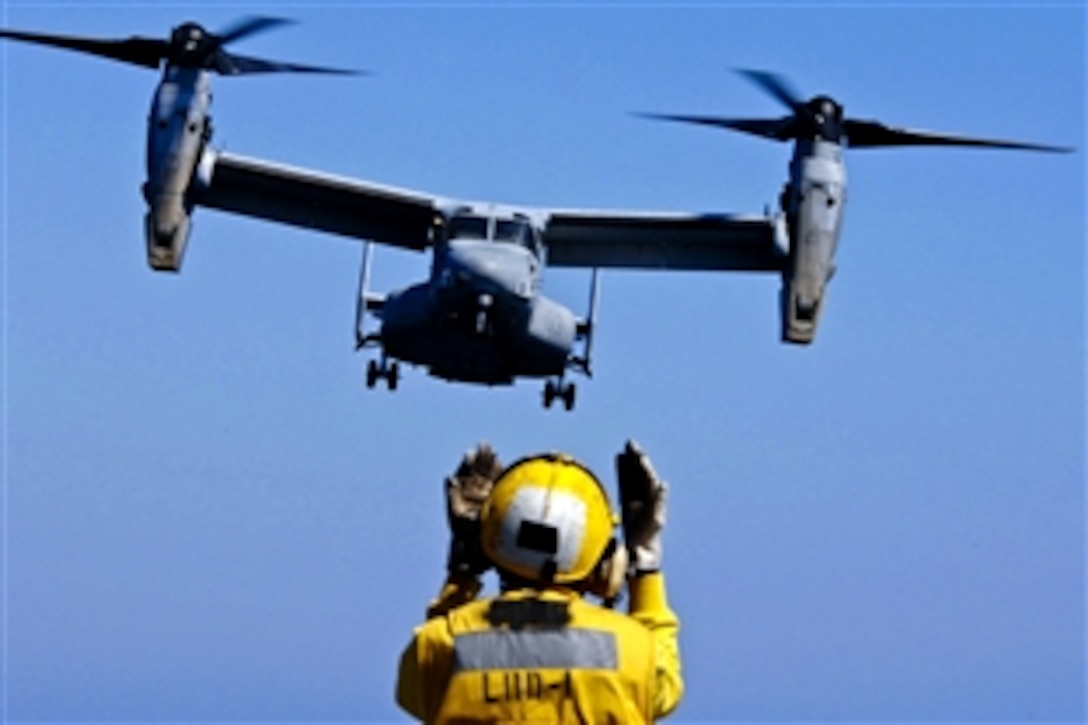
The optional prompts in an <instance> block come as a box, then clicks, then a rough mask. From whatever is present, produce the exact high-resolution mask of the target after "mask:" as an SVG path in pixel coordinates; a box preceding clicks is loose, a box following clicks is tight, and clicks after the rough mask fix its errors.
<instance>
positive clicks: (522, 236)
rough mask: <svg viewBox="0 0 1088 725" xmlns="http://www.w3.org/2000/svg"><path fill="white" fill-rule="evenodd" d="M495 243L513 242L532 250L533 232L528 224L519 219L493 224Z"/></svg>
mask: <svg viewBox="0 0 1088 725" xmlns="http://www.w3.org/2000/svg"><path fill="white" fill-rule="evenodd" d="M495 241H496V242H513V243H514V244H517V245H519V246H522V247H527V248H529V249H532V248H533V246H534V245H533V230H532V227H530V226H529V224H528V222H526V221H524V220H521V219H513V220H503V221H498V222H496V223H495Z"/></svg>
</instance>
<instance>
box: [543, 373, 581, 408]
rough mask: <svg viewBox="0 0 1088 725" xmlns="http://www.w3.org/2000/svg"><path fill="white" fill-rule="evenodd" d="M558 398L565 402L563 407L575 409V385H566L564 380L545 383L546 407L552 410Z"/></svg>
mask: <svg viewBox="0 0 1088 725" xmlns="http://www.w3.org/2000/svg"><path fill="white" fill-rule="evenodd" d="M556 398H561V399H562V400H563V407H564V408H566V409H567V410H572V409H573V408H574V383H564V382H563V381H562V380H549V381H548V382H546V383H544V407H545V408H551V407H552V403H554V402H555V399H556Z"/></svg>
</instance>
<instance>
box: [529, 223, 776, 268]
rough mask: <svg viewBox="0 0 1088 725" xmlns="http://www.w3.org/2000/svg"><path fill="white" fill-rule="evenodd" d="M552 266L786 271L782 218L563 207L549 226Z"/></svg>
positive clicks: (545, 235) (547, 225)
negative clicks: (611, 210)
mask: <svg viewBox="0 0 1088 725" xmlns="http://www.w3.org/2000/svg"><path fill="white" fill-rule="evenodd" d="M544 241H545V243H546V244H547V247H548V265H549V266H555V267H613V268H628V269H673V270H716V271H762V272H770V271H774V272H778V271H781V270H782V269H783V267H784V265H785V262H786V253H785V250H787V249H788V248H789V247H788V242H787V241H786V232H785V227H784V224H783V223H782V221H781V219H779V218H776V217H754V216H732V215H728V214H679V213H667V212H666V213H654V212H607V211H579V210H572V211H561V210H556V211H552V212H551V213H550V216H549V219H548V222H547V224H546V226H545V228H544Z"/></svg>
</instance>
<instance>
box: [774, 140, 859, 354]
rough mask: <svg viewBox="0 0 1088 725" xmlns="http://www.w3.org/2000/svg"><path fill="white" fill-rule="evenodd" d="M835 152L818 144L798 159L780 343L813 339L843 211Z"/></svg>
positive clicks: (841, 174)
mask: <svg viewBox="0 0 1088 725" xmlns="http://www.w3.org/2000/svg"><path fill="white" fill-rule="evenodd" d="M838 153H839V149H838V148H837V147H836V148H831V147H828V146H827V145H826V144H816V145H815V146H814V152H813V155H812V156H809V157H805V158H803V159H801V160H799V164H800V168H801V178H800V180H799V183H798V188H797V189H796V191H797V192H799V193H798V196H797V198H796V202H795V204H794V206H793V208H794V210H795V212H794V213H793V214H792V215H791V216H792V218H791V220H790V221H791V227H792V228H791V229H790V242H791V244H790V259H789V262H788V264H787V267H786V270H785V272H784V273H783V276H782V299H781V303H782V310H781V312H782V340H783V341H784V342H793V343H798V344H801V345H807V344H809V343H810V342H812V340H813V339H814V338H815V336H816V328H817V326H818V325H819V322H820V313H821V310H822V309H823V306H824V301H825V297H826V296H827V294H826V291H827V283H828V282H829V281H830V280H831V277H832V275H834V273H835V249H836V247H837V246H838V240H839V232H840V231H841V228H842V217H843V211H844V209H845V206H846V174H845V172H844V171H843V169H842V164H841V161H840V159H839V156H838Z"/></svg>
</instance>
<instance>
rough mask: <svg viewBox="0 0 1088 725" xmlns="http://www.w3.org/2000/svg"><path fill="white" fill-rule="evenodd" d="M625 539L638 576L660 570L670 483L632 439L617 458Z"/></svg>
mask: <svg viewBox="0 0 1088 725" xmlns="http://www.w3.org/2000/svg"><path fill="white" fill-rule="evenodd" d="M616 477H617V479H618V480H619V488H620V511H621V514H622V517H623V538H624V540H625V542H626V544H627V549H628V551H629V552H630V554H631V562H632V563H633V564H634V567H635V573H636V574H645V573H648V572H655V571H658V570H660V569H661V553H662V552H661V531H662V530H663V529H664V528H665V510H666V499H667V497H668V492H669V487H668V484H667V483H665V482H664V481H662V480H661V479H660V478H658V476H657V472H656V471H654V467H653V464H652V463H650V459H649V458H648V457H647V456H646V454H645V453H643V452H642V449H641V448H639V445H638V443H636V442H635V441H633V440H629V441H627V445H626V447H625V448H624V450H623V452H622V453H620V454H619V455H618V456H616Z"/></svg>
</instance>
